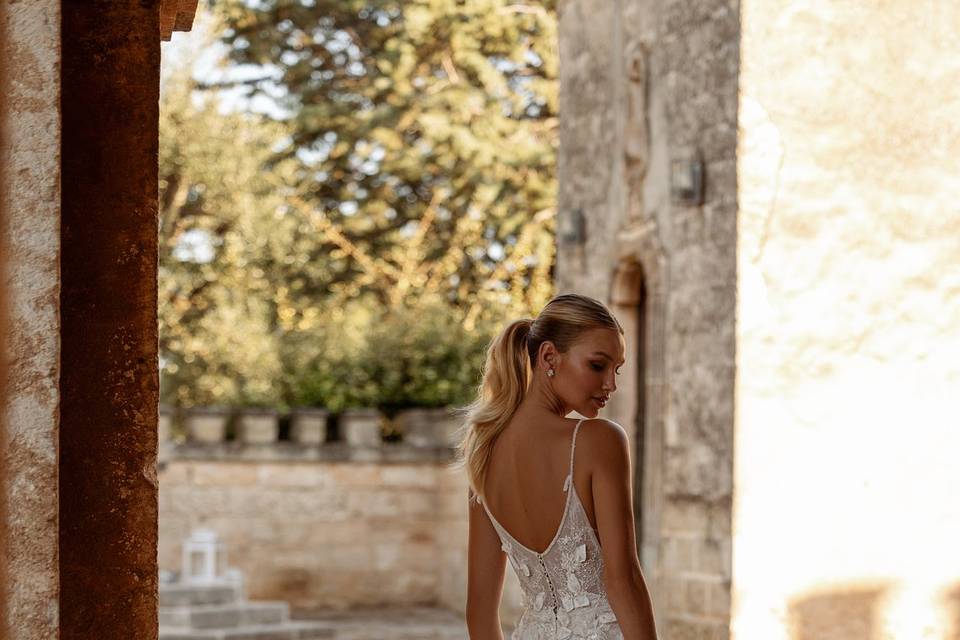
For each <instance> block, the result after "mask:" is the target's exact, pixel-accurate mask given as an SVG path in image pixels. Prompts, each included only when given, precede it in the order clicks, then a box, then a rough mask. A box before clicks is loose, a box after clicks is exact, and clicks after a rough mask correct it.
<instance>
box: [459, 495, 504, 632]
mask: <svg viewBox="0 0 960 640" xmlns="http://www.w3.org/2000/svg"><path fill="white" fill-rule="evenodd" d="M467 498H468V502H467V505H468V510H469V512H470V534H469V537H468V543H467V616H466V618H467V631H468V633H469V635H470V640H503V630H502V629H501V627H500V598H501V596H502V594H503V576H504V570H505V569H506V566H507V556H506V554H504V552H503V550H502V549H501V548H500V538H499V536H497V530H496V529H494V528H493V524H492V523H491V522H490V518H488V517H487V512H486V510H484V508H483V505H482V504H477V502H476V501H475V500H474V499H473V492H472V491H468V493H467Z"/></svg>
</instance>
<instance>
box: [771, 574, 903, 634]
mask: <svg viewBox="0 0 960 640" xmlns="http://www.w3.org/2000/svg"><path fill="white" fill-rule="evenodd" d="M885 591H886V588H885V587H876V586H873V587H862V586H851V587H849V588H841V589H835V590H831V591H819V592H817V593H813V594H809V595H806V596H801V597H798V598H795V599H793V600H791V601H790V604H789V613H788V616H789V624H790V638H791V640H880V612H881V606H882V604H883V599H884V592H885Z"/></svg>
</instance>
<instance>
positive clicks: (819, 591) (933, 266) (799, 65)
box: [733, 0, 960, 640]
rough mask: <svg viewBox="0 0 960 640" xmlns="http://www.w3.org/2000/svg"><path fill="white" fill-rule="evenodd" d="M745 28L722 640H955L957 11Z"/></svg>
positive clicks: (758, 5) (766, 19) (781, 13)
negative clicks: (728, 580)
mask: <svg viewBox="0 0 960 640" xmlns="http://www.w3.org/2000/svg"><path fill="white" fill-rule="evenodd" d="M742 11H743V41H742V57H743V62H742V75H741V82H740V85H741V98H740V101H741V104H740V114H741V117H740V130H741V140H740V149H741V153H740V161H739V175H740V198H739V199H740V207H741V213H740V229H739V231H740V238H739V247H738V254H739V267H738V268H739V273H740V278H739V279H740V282H739V290H738V304H737V314H738V317H739V318H740V321H739V326H738V330H737V342H738V361H739V367H738V371H739V377H738V382H737V416H738V418H737V429H736V451H737V459H736V469H737V475H736V483H735V486H736V487H737V490H736V495H737V509H736V516H735V521H734V531H735V532H736V533H735V538H734V541H735V542H734V552H733V557H734V581H735V585H736V589H735V598H734V605H735V606H734V617H733V633H734V636H735V637H736V638H738V639H742V640H745V639H750V638H764V640H780V639H786V638H791V639H792V640H813V639H816V640H835V639H841V638H842V639H843V640H874V639H881V638H883V639H893V638H896V639H902V640H918V639H922V638H937V639H940V638H957V637H960V635H958V634H960V605H958V602H960V600H958V598H957V593H958V592H960V588H958V585H960V554H958V553H957V540H960V502H958V500H957V492H958V490H960V466H958V464H957V455H956V454H957V452H958V451H960V421H958V415H960V414H958V410H957V406H958V405H957V398H958V389H960V259H958V256H960V207H958V205H957V196H958V194H960V136H958V132H957V122H958V115H960V107H958V105H960V37H958V32H957V25H958V24H960V5H957V4H956V3H949V2H928V1H921V2H916V1H912V2H911V1H907V0H895V1H892V2H884V3H836V2H826V1H822V0H815V1H812V2H792V1H787V0H762V1H761V0H748V1H746V2H744V3H743V7H742Z"/></svg>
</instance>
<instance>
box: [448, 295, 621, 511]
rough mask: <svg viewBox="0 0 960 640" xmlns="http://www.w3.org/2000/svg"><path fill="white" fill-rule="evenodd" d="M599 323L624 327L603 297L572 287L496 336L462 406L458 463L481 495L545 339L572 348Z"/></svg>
mask: <svg viewBox="0 0 960 640" xmlns="http://www.w3.org/2000/svg"><path fill="white" fill-rule="evenodd" d="M597 328H605V329H612V330H614V331H619V332H620V333H621V334H622V333H623V327H622V326H620V323H619V322H618V321H617V319H616V318H615V317H614V316H613V314H612V313H611V312H610V310H609V309H607V307H606V306H605V305H604V304H603V303H602V302H600V301H598V300H594V299H593V298H590V297H588V296H584V295H580V294H575V293H567V294H563V295H559V296H555V297H553V298H552V299H551V300H550V301H549V302H548V303H547V304H546V305H545V306H544V308H543V309H542V310H541V311H540V314H539V315H538V316H537V317H536V319H532V318H523V319H520V320H514V321H512V322H510V323H509V324H507V326H506V327H504V329H503V330H502V331H501V332H500V334H499V335H497V336H496V337H495V338H494V339H493V340H492V341H491V342H490V345H489V346H488V347H487V358H486V362H485V363H484V366H483V379H482V381H481V382H480V385H479V386H478V387H477V397H476V399H475V400H474V401H473V402H472V403H470V404H469V405H467V406H465V407H461V408H459V409H458V411H459V412H461V413H463V414H465V418H464V422H463V426H461V428H460V434H461V440H460V443H459V444H458V445H457V462H456V463H455V464H454V466H455V467H457V468H460V467H466V469H467V480H468V482H469V484H470V489H471V490H472V491H473V493H474V495H475V496H482V495H483V486H484V481H485V480H486V476H487V468H488V466H489V463H490V454H491V451H492V450H493V444H494V442H495V441H496V439H497V437H498V436H499V435H500V433H501V432H502V431H503V429H504V428H505V427H506V425H507V422H508V421H509V420H510V417H511V416H512V415H513V413H514V411H516V410H517V407H518V406H520V402H521V401H522V400H523V398H524V396H525V395H526V392H527V387H528V386H529V384H530V381H531V380H532V378H533V376H532V371H533V370H532V367H533V363H534V362H535V361H536V357H537V352H538V351H539V350H540V345H541V344H543V343H544V342H546V341H550V342H552V343H553V344H554V345H555V346H556V348H557V350H558V351H559V352H560V353H566V352H567V351H568V350H569V349H570V347H571V346H572V345H573V344H574V343H575V342H576V341H577V339H578V338H579V337H580V335H581V334H582V333H583V332H585V331H589V330H591V329H597Z"/></svg>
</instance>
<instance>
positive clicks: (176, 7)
mask: <svg viewBox="0 0 960 640" xmlns="http://www.w3.org/2000/svg"><path fill="white" fill-rule="evenodd" d="M197 2H198V0H160V39H161V40H170V38H171V37H172V36H173V32H174V31H190V29H192V28H193V18H194V16H196V14H197Z"/></svg>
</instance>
